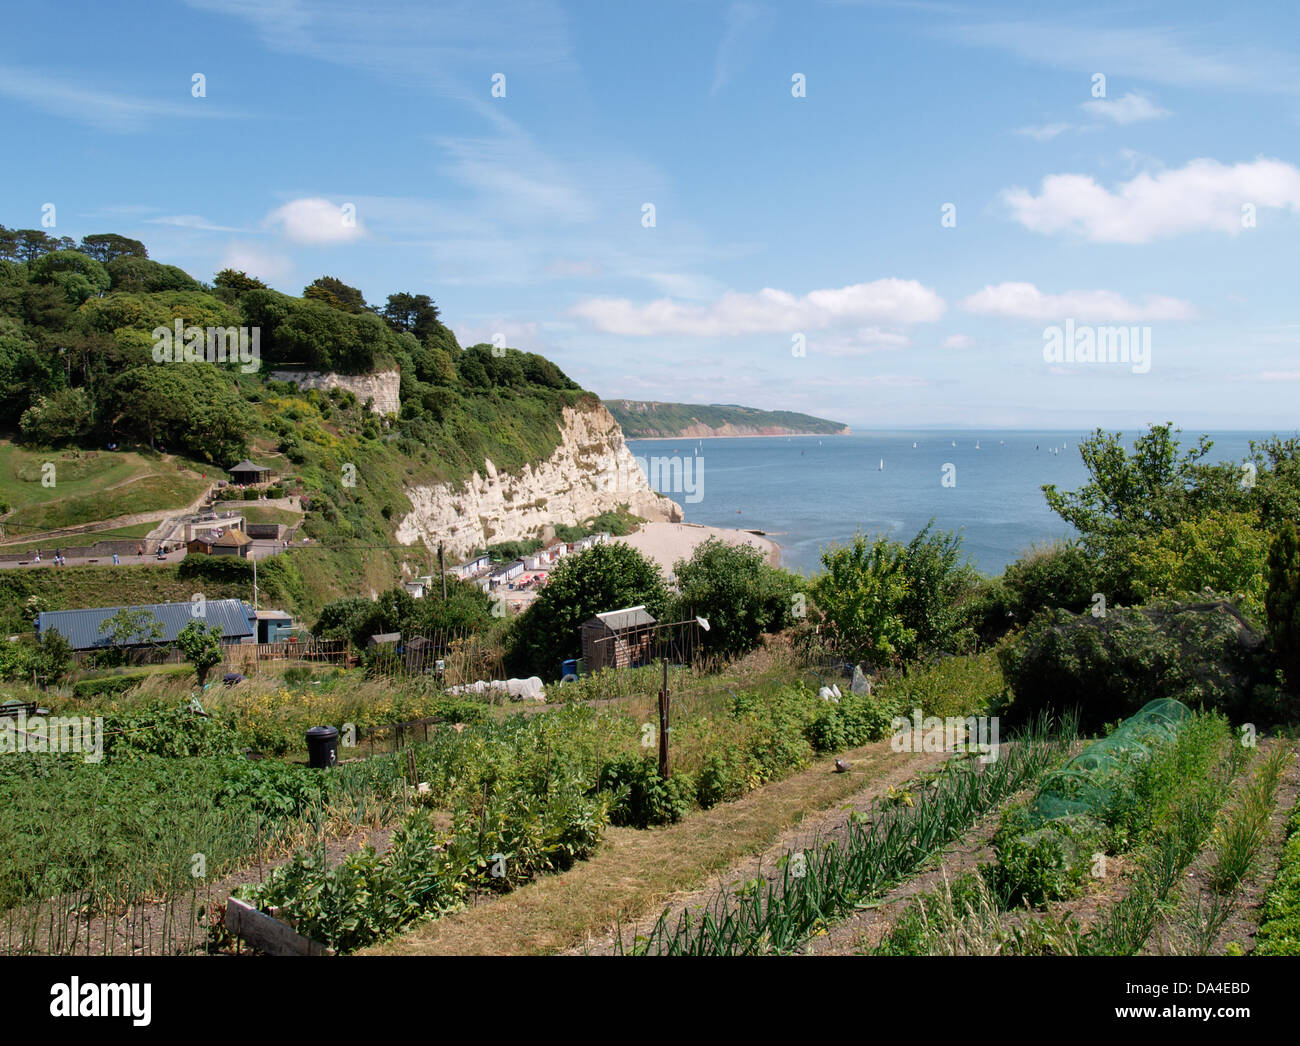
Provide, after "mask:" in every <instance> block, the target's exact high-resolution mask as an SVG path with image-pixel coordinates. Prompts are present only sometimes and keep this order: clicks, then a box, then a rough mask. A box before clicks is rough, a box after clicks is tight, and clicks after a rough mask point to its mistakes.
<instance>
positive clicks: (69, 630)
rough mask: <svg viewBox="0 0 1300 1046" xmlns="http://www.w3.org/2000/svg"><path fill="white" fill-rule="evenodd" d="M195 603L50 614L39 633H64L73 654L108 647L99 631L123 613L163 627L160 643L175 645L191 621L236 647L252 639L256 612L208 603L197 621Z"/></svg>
mask: <svg viewBox="0 0 1300 1046" xmlns="http://www.w3.org/2000/svg"><path fill="white" fill-rule="evenodd" d="M193 606H194V605H193V604H192V603H146V604H141V605H140V606H133V607H129V608H124V607H93V608H89V609H85V610H47V611H45V612H44V613H42V614H39V615H37V618H36V631H37V632H38V633H39V634H42V635H43V634H44V633H45V632H46V631H47V630H51V629H52V630H54V631H57V632H61V633H62V634H63V637H64V638H65V639H66V640H67V641H68V642H69V643H71V644H72V647H73V649H74V650H91V649H94V648H96V647H108V646H110V645H111V644H110V643H109V640H108V636H106V635H105V634H104V633H103V632H102V631H100V629H101V627H102V626H103V624H104V622H105V621H107V620H108V619H109V618H111V617H113V615H114V614H116V613H118V612H119V611H120V610H123V609H130V610H136V611H148V612H149V613H150V614H152V615H153V616H154V618H155V619H156V620H157V621H158V623H159V624H161V625H162V627H163V633H162V638H161V639H159V640H158V642H160V643H170V642H173V641H175V639H176V637H177V635H179V634H180V631H181V629H183V628H184V627H185V626H186V625H188V624H189V623H190V622H191V621H198V622H200V623H201V624H204V625H207V626H208V627H209V628H211V627H213V626H217V627H219V628H220V629H221V638H222V641H223V642H227V643H237V642H240V641H241V640H243V639H246V638H251V637H252V636H253V635H254V630H255V628H256V624H255V622H256V618H255V617H254V616H253V608H252V607H250V606H249V605H248V604H247V603H245V602H244V601H243V600H240V599H209V600H208V601H207V603H206V605H205V606H204V615H203V617H195V616H194V613H193Z"/></svg>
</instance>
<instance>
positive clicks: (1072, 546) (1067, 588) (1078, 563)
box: [1003, 541, 1098, 622]
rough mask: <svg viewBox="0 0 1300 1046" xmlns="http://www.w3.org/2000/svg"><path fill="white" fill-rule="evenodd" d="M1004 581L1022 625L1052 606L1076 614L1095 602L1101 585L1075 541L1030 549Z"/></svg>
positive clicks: (1017, 617)
mask: <svg viewBox="0 0 1300 1046" xmlns="http://www.w3.org/2000/svg"><path fill="white" fill-rule="evenodd" d="M1003 578H1004V581H1005V584H1006V587H1007V591H1008V593H1009V595H1010V597H1011V609H1012V612H1013V613H1014V614H1015V615H1016V619H1017V620H1019V621H1021V622H1026V621H1029V620H1030V619H1031V618H1032V617H1033V616H1034V615H1035V614H1037V613H1038V612H1039V611H1040V610H1044V609H1048V608H1051V607H1062V608H1064V609H1066V610H1071V611H1074V612H1076V613H1077V612H1078V611H1080V610H1083V609H1084V608H1085V607H1087V606H1088V604H1089V603H1090V602H1091V601H1092V594H1093V592H1095V591H1096V590H1097V584H1098V581H1097V576H1096V569H1095V567H1094V566H1093V563H1092V561H1091V559H1090V558H1089V557H1088V555H1087V553H1086V552H1084V550H1083V549H1082V548H1080V547H1079V546H1078V545H1077V544H1076V543H1075V542H1073V541H1060V542H1057V543H1056V544H1053V545H1047V546H1045V547H1041V548H1035V549H1033V550H1031V551H1030V552H1029V553H1027V554H1026V555H1024V556H1022V557H1021V558H1020V559H1018V560H1016V562H1014V563H1012V564H1011V565H1010V566H1009V567H1007V569H1006V573H1005V574H1004V575H1003Z"/></svg>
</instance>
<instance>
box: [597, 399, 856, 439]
mask: <svg viewBox="0 0 1300 1046" xmlns="http://www.w3.org/2000/svg"><path fill="white" fill-rule="evenodd" d="M605 406H606V407H607V408H609V412H610V413H611V414H613V415H614V417H615V418H616V419H617V420H618V423H619V425H620V426H622V428H623V434H624V435H625V436H627V438H628V439H656V438H660V437H663V438H672V437H677V436H791V435H795V434H800V433H805V434H812V435H832V436H836V435H847V434H848V431H849V429H848V426H847V425H845V424H844V423H843V422H839V421H827V420H826V419H825V418H814V417H813V416H812V415H810V414H797V413H795V412H794V411H789V410H758V409H756V408H754V407H740V406H736V405H735V404H731V403H712V404H709V405H707V406H705V405H702V404H697V403H656V402H653V401H647V400H606V401H605Z"/></svg>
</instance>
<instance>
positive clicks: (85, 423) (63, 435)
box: [18, 389, 92, 446]
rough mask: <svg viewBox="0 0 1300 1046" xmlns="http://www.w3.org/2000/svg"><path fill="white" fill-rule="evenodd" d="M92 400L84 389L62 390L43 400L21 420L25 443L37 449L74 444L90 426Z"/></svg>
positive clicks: (33, 405)
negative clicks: (33, 445) (38, 447)
mask: <svg viewBox="0 0 1300 1046" xmlns="http://www.w3.org/2000/svg"><path fill="white" fill-rule="evenodd" d="M91 420H92V417H91V407H90V397H89V396H87V395H86V390H85V389H60V390H59V391H58V392H53V393H51V394H50V395H48V396H40V397H38V398H37V400H36V402H35V403H33V404H32V405H31V406H30V407H28V408H27V409H26V410H25V411H23V414H22V417H21V418H19V419H18V427H19V429H21V430H22V434H23V439H24V441H26V442H27V443H32V444H36V445H38V446H57V445H59V444H62V443H74V442H76V441H77V440H78V439H80V438H81V437H82V436H84V435H85V434H86V433H87V432H88V431H89V430H90V425H91Z"/></svg>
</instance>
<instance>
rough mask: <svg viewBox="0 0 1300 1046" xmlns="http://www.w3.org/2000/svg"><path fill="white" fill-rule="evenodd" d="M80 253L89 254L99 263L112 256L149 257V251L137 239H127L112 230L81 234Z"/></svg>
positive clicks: (110, 258) (102, 263) (109, 260)
mask: <svg viewBox="0 0 1300 1046" xmlns="http://www.w3.org/2000/svg"><path fill="white" fill-rule="evenodd" d="M81 253H82V254H85V255H89V256H90V257H91V258H94V259H95V261H97V262H99V263H100V264H101V265H107V264H108V263H109V262H111V261H112V260H113V259H114V258H121V257H123V256H132V257H136V258H148V257H149V252H148V251H147V250H146V249H145V246H144V244H143V243H141V242H140V241H139V240H132V239H128V238H127V237H125V236H119V235H117V233H112V232H106V233H96V234H95V235H93V236H83V237H82V239H81Z"/></svg>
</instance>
